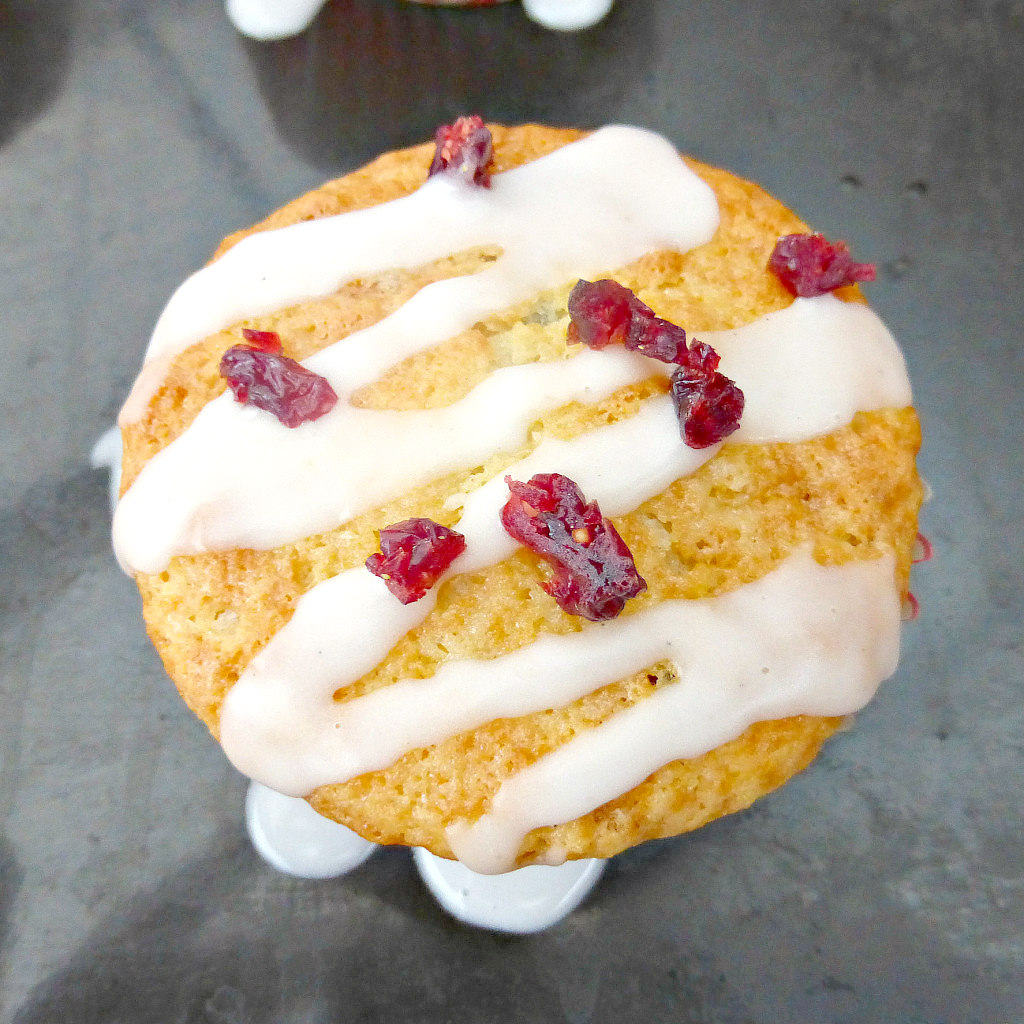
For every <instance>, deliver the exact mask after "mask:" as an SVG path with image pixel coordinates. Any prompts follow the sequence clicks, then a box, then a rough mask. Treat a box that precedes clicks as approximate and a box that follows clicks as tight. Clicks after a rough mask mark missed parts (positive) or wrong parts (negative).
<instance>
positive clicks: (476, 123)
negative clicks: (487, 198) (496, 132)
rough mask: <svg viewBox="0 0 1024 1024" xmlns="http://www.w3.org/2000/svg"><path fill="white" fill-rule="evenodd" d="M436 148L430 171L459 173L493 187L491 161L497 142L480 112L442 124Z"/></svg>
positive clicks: (438, 130)
mask: <svg viewBox="0 0 1024 1024" xmlns="http://www.w3.org/2000/svg"><path fill="white" fill-rule="evenodd" d="M434 143H435V145H436V147H437V148H436V150H435V152H434V159H433V161H432V162H431V164H430V170H429V171H427V177H428V178H429V177H432V176H433V175H435V174H441V173H442V172H443V173H448V174H456V175H458V176H459V177H460V178H464V179H465V180H466V181H467V182H470V183H471V184H473V185H482V186H483V187H484V188H490V187H491V161H492V158H493V156H494V145H493V142H492V140H491V133H490V130H489V129H488V128H486V127H484V120H483V118H482V117H479V116H477V115H476V114H473V115H471V116H470V117H460V118H457V119H456V121H455V123H454V124H442V125H440V126H439V127H438V128H437V130H436V131H435V132H434Z"/></svg>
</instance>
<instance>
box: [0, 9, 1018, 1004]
mask: <svg viewBox="0 0 1024 1024" xmlns="http://www.w3.org/2000/svg"><path fill="white" fill-rule="evenodd" d="M1022 44H1024V7H1022V5H1021V3H1018V2H996V0H949V2H944V3H940V2H938V0H935V2H926V0H899V2H896V0H877V2H873V3H862V2H857V0H841V2H822V3H811V2H808V0H749V2H741V0H717V2H715V3H697V2H686V0H619V3H618V5H617V7H616V8H615V10H614V12H613V15H612V16H611V17H610V18H609V19H608V21H607V22H606V23H605V24H604V25H602V26H601V27H600V28H598V29H595V30H593V31H591V32H588V33H584V34H581V35H576V36H559V35H554V34H551V33H545V32H544V31H543V30H541V29H538V28H536V27H535V26H532V25H530V24H528V23H527V22H526V20H525V18H524V16H523V14H522V11H521V10H520V9H519V7H518V5H515V4H510V5H505V6H503V7H501V8H497V9H492V10H482V11H472V12H445V11H429V10H421V9H418V8H413V7H407V6H405V5H402V4H400V3H398V2H397V0H332V2H331V3H330V4H329V5H328V6H327V7H326V8H325V10H324V12H323V14H322V15H321V17H320V19H319V20H318V21H317V23H316V24H315V26H314V27H313V29H312V30H311V31H310V32H308V33H307V34H306V35H305V36H303V37H301V38H299V39H296V40H292V41H290V42H286V43H280V44H255V43H247V42H245V41H243V40H241V39H239V38H238V37H236V36H235V35H234V34H233V32H232V30H231V29H230V27H229V26H228V24H227V23H226V21H225V19H224V17H223V14H222V12H221V9H220V5H219V4H218V3H217V2H216V0H163V2H161V3H159V4H152V3H148V2H145V0H79V2H77V3H61V2H55V0H35V2H32V0H9V2H0V242H2V244H0V324H2V330H0V367H2V371H0V373H2V380H3V387H2V389H0V425H2V429H3V439H4V443H3V444H2V445H0V482H2V490H0V566H2V568H0V629H2V634H0V644H2V647H0V764H2V776H0V1019H2V1020H3V1021H16V1022H18V1024H51V1022H55V1021H72V1022H82V1024H92V1022H114V1021H117V1022H125V1024H135V1022H160V1024H164V1022H168V1024H169V1022H208V1024H263V1022H267V1024H269V1022H280V1024H292V1022H296V1024H298V1022H303V1024H305V1022H321V1021H323V1022H326V1021H344V1022H350V1021H351V1022H355V1021H367V1022H369V1021H396V1020H401V1021H423V1022H428V1021H429V1022H441V1021H473V1022H476V1024H482V1022H491V1021H517V1022H518V1021H537V1022H541V1021H545V1022H548V1021H563V1020H564V1021H567V1022H573V1024H582V1022H591V1021H592V1022H602V1024H603V1022H621V1021H634V1020H635V1021H644V1022H648V1024H655V1022H660V1021H665V1022H669V1021H671V1022H681V1021H683V1022H685V1021H690V1022H702V1024H705V1022H706V1024H712V1022H714V1024H739V1022H836V1024H840V1022H842V1024H853V1022H890V1021H891V1022H900V1024H960V1022H971V1024H974V1022H986V1024H988V1022H992V1024H996V1022H1008V1024H1013V1022H1020V1021H1022V1020H1024V985H1022V982H1024V968H1022V961H1024V936H1022V925H1024V852H1022V842H1021V806H1022V795H1021V794H1022V792H1024V764H1022V750H1024V741H1022V715H1021V692H1022V679H1024V658H1022V648H1021V640H1022V619H1024V598H1022V588H1021V573H1022V568H1024V558H1022V548H1024V539H1022V538H1024V530H1022V525H1024V524H1022V514H1021V490H1022V483H1024V466H1022V454H1021V453H1022V444H1021V441H1022V433H1024V432H1022V428H1021V422H1022V418H1024V400H1022V385H1024V366H1022V356H1021V351H1022V347H1021V341H1020V324H1021V321H1022V312H1024V310H1022V294H1024V289H1022V287H1021V285H1022V281H1021V273H1020V264H1021V258H1022V250H1024V245H1022V242H1024V239H1022V234H1024V232H1022V226H1024V218H1022V206H1024V194H1022V193H1024V186H1022V180H1024V179H1022V174H1021V169H1020V159H1021V154H1022V152H1024V116H1022V114H1021V110H1022V107H1024V104H1022V100H1024V73H1022V70H1021V68H1022V65H1021V56H1022V51H1024V47H1022ZM467 110H478V111H480V112H482V113H484V114H486V115H487V116H489V117H491V118H494V119H499V120H500V119H504V120H507V121H521V120H527V119H535V120H543V121H554V122H560V123H569V124H581V125H591V124H598V123H602V122H607V121H629V122H635V123H640V124H644V125H647V126H650V127H652V128H655V129H657V130H660V131H662V132H664V133H665V134H667V135H668V136H669V137H670V138H671V139H673V140H674V141H675V142H676V143H677V144H678V145H679V146H680V147H681V148H682V149H684V150H686V151H689V152H691V153H693V154H695V155H697V156H699V157H701V158H703V159H705V160H707V161H709V162H712V163H718V164H722V165H725V166H729V167H731V168H732V169H734V170H737V171H739V172H741V173H743V174H746V175H748V176H750V177H753V178H754V179H755V180H758V181H760V182H761V183H763V184H764V185H765V186H766V187H768V188H769V189H770V190H771V191H773V192H775V193H776V194H777V195H779V196H780V197H781V198H783V199H784V200H786V201H787V202H789V203H790V204H791V205H793V206H794V207H795V208H797V209H798V210H799V211H801V212H802V213H803V214H804V216H805V217H806V218H807V219H808V220H809V221H810V222H811V223H812V224H814V225H815V226H816V227H818V228H820V229H821V230H824V231H825V232H827V233H832V234H835V235H837V236H839V237H844V238H846V239H848V240H849V241H850V243H851V245H852V248H853V250H854V252H855V253H856V254H858V256H860V257H861V258H868V259H874V260H876V261H877V262H878V263H879V264H880V266H881V268H882V272H881V274H880V279H879V281H878V282H877V283H876V284H874V285H872V286H870V288H869V292H870V296H871V299H872V301H873V303H874V305H875V306H876V308H877V309H878V310H879V311H880V312H881V313H882V315H883V316H884V317H885V319H886V320H887V322H888V323H889V324H890V325H891V327H892V328H893V330H894V331H895V332H896V333H897V335H898V336H899V337H900V339H901V340H902V342H903V344H904V347H905V350H906V353H907V358H908V362H909V365H910V369H911V373H912V377H913V380H914V383H915V387H916V396H917V402H918V405H919V407H920V410H921V413H922V417H923V420H924V425H925V430H926V443H925V448H924V451H923V453H922V459H921V462H922V466H923V471H924V473H925V475H926V476H927V477H928V479H929V480H930V482H931V484H932V486H933V488H934V491H935V498H934V501H933V502H932V503H931V504H930V505H929V506H928V507H927V508H926V510H925V512H924V516H923V529H924V530H925V532H926V533H927V534H928V535H929V536H930V537H931V538H932V540H933V541H934V543H935V546H936V551H937V557H936V559H935V561H933V562H932V563H930V564H928V565H925V566H920V567H918V568H917V569H916V570H915V579H914V589H915V592H916V593H917V595H918V597H919V598H920V600H921V605H922V616H921V619H920V620H919V621H918V622H917V623H915V624H913V625H910V626H909V627H908V628H907V630H906V632H905V644H904V648H905V649H904V658H903V662H902V666H901V668H900V670H899V672H898V674H897V675H896V677H895V678H894V679H893V680H891V681H890V682H889V683H888V684H887V685H886V686H885V687H884V689H883V691H882V692H881V694H880V696H879V698H878V699H877V700H876V701H875V703H874V704H872V705H871V706H870V708H869V709H868V710H866V711H865V712H864V713H863V714H862V715H861V716H860V717H859V720H858V722H857V724H856V727H855V728H854V729H853V730H852V731H849V732H847V733H844V734H843V735H841V736H839V737H838V738H837V739H836V740H835V741H834V742H832V743H831V744H830V745H829V746H828V748H827V749H826V751H825V753H824V754H823V756H822V757H821V758H820V760H819V761H818V762H817V763H816V764H815V765H814V766H813V767H812V768H811V770H809V771H808V772H806V773H805V774H804V775H802V776H801V777H800V778H798V779H797V780H795V781H794V782H793V783H792V784H790V785H789V786H787V787H786V788H784V789H783V790H781V791H780V792H778V793H776V794H774V795H772V796H771V797H769V798H767V799H765V800H764V801H762V802H760V803H759V804H757V805H755V807H753V808H752V809H751V810H749V811H748V812H746V813H743V814H740V815H737V816H735V817H733V818H731V819H728V820H724V821H720V822H718V823H716V824H714V825H713V826H711V827H709V828H707V829H705V830H703V831H701V832H699V833H697V834H695V835H693V836H690V837H684V838H680V839H675V840H671V841H663V842H658V843H653V844H649V845H648V846H646V847H643V848H641V849H638V850H635V851H632V852H630V853H628V854H625V855H623V856H621V857H619V858H617V859H616V860H614V861H613V862H612V864H611V866H610V869H609V871H608V873H607V874H606V876H605V879H604V881H603V882H602V884H601V886H600V888H599V890H598V891H597V892H596V894H595V895H594V896H593V898H592V899H591V900H590V901H589V902H588V903H587V905H586V906H585V907H584V908H583V909H582V910H580V911H579V912H577V913H576V914H575V915H573V916H572V917H571V918H570V919H569V920H567V921H565V922H564V923H563V924H561V925H559V926H557V927H556V928H554V929H552V930H551V931H549V932H547V933H544V934H542V935H539V936H535V937H531V938H523V939H512V938H503V937H499V936H496V935H492V934H489V933H484V932H478V931H473V930H471V929H467V928H463V927H461V926H459V925H456V924H455V923H453V922H452V921H451V920H450V919H449V918H447V917H446V916H445V915H444V914H443V913H442V912H441V911H440V910H439V909H438V908H437V907H436V906H435V905H434V904H433V902H432V901H431V900H430V898H429V897H428V896H427V894H426V892H425V891H424V889H423V888H422V886H421V885H420V883H419V880H418V879H417V877H416V875H415V873H414V871H413V868H412V865H411V861H410V858H409V856H408V855H407V854H406V853H405V852H404V851H398V850H395V851H387V852H385V853H382V854H380V855H378V856H377V857H375V858H374V859H372V860H371V861H369V862H368V863H367V864H366V865H364V866H363V867H362V868H360V869H359V870H358V871H356V872H355V873H354V874H352V875H351V876H349V877H348V878H345V879H342V880H339V881H334V882H302V881H297V880H294V879H289V878H286V877H283V876H280V875H277V874H275V873H274V872H273V871H271V870H270V869H269V868H267V867H265V866H264V865H263V864H262V863H261V862H260V861H259V859H258V858H257V857H256V855H255V854H254V853H253V852H252V850H251V849H250V848H249V846H248V844H247V841H246V839H245V836H244V831H243V826H242V818H241V814H242V799H243V794H244V781H243V780H242V779H240V778H239V777H238V776H237V775H236V774H235V773H234V772H233V770H232V769H230V768H229V767H228V766H227V765H226V763H225V761H224V759H223V757H222V756H221V755H220V753H219V751H218V750H217V749H216V748H215V746H214V744H213V743H212V741H211V740H210V739H209V737H208V736H207V735H206V734H205V732H204V730H203V729H202V728H201V726H200V725H199V724H198V723H197V722H195V721H194V720H193V719H192V718H191V717H190V715H189V714H188V713H187V711H186V710H185V708H184V707H183V706H182V705H181V704H180V702H179V701H178V699H177V696H176V695H175V694H174V693H173V689H172V687H171V685H170V683H169V682H168V681H167V679H166V677H165V676H164V674H163V671H162V668H161V666H160V664H159V662H158V660H157V658H156V656H155V655H154V653H153V652H152V650H151V649H150V647H149V645H148V642H147V640H146V638H145V634H144V632H143V628H142V624H141V620H140V617H139V612H138V604H137V599H136V597H135V594H134V591H133V588H132V586H131V585H130V583H129V582H128V581H127V580H126V579H124V578H123V577H122V576H121V575H120V574H119V573H118V570H117V568H116V566H115V564H114V562H113V559H112V557H111V555H110V552H109V548H108V533H107V531H108V523H107V508H106V497H105V482H104V480H103V479H102V476H101V475H100V474H98V473H95V472H93V471H91V470H90V469H89V468H88V465H87V455H88V451H89V448H90V446H91V444H92V442H93V440H94V439H95V438H96V437H98V436H99V434H100V433H101V432H102V431H103V430H104V429H105V428H106V427H107V426H108V425H109V423H110V422H111V420H112V418H113V416H114V415H115V412H116V410H117V408H118V406H119V404H120V402H121V400H122V398H123V397H124V395H125V393H126V390H127V388H128V385H129V383H130V381H131V379H132V377H133V375H134V373H135V372H136V370H137V368H138V365H139V360H140V356H141V351H142V348H143V345H144V342H145V339H146V337H147V336H148V332H149V329H150V326H151V324H152V322H153V321H154V319H155V317H156V315H157V313H158V311H159V310H160V308H161V306H162V304H163V303H164V301H165V300H166V298H167V297H168V295H169V294H170V292H171V291H172V289H173V288H174V287H175V285H176V284H177V283H178V282H179V280H180V279H181V278H182V277H183V276H185V274H186V273H188V272H189V271H190V270H192V269H193V268H194V267H196V266H197V265H198V264H199V263H200V262H202V261H203V260H204V259H205V258H206V256H207V255H208V253H209V252H210V250H211V249H212V248H213V246H214V245H215V244H216V242H217V241H218V240H219V239H220V237H221V236H222V235H223V234H225V233H226V232H228V231H230V230H232V229H234V228H237V227H239V226H242V225H245V224H247V223H249V222H251V221H253V220H255V219H257V218H258V217H260V216H262V215H263V214H264V213H266V212H268V211H269V210H270V209H272V208H273V207H274V206H276V205H278V204H279V203H281V202H282V201H284V200H286V199H288V198H290V197H292V196H293V195H295V194H297V193H298V192H300V191H301V190H303V189H305V188H307V187H310V186H312V185H314V184H316V183H318V182H319V181H320V180H321V179H322V178H323V177H325V176H327V175H328V174H331V173H335V172H340V171H344V170H346V169H349V168H351V167H353V166H355V165H357V164H358V163H359V162H361V161H363V160H364V159H366V158H367V157H369V156H371V155H372V154H373V153H375V152H377V151H378V150H380V149H383V148H386V147H389V146H392V145H394V144H398V143H403V142H408V141H414V140H420V139H422V138H425V137H427V136H428V135H429V133H430V131H431V130H432V128H433V126H434V125H435V124H436V123H438V122H440V121H446V120H450V119H451V117H452V116H453V115H456V114H458V113H462V112H465V111H467Z"/></svg>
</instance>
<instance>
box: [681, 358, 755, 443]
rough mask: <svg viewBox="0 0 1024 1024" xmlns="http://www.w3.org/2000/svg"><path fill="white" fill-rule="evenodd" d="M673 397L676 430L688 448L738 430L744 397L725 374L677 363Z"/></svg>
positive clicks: (726, 435)
mask: <svg viewBox="0 0 1024 1024" xmlns="http://www.w3.org/2000/svg"><path fill="white" fill-rule="evenodd" d="M717 361H718V359H717V356H716V358H715V362H716V363H717ZM672 400H673V402H675V406H676V416H678V418H679V433H680V435H681V436H682V438H683V440H684V441H685V442H686V443H687V445H689V447H691V448H708V447H710V446H711V445H713V444H718V442H719V441H722V440H724V439H725V438H727V437H728V436H729V435H730V434H731V433H732V432H733V431H734V430H737V429H738V428H739V425H740V416H741V415H742V414H743V405H744V401H745V400H744V397H743V392H742V391H740V389H739V388H738V387H737V386H736V384H735V383H734V382H733V381H731V380H730V379H729V378H728V377H726V376H725V374H723V373H718V371H717V370H716V371H714V372H712V373H708V372H706V371H705V370H702V369H699V368H698V369H695V368H693V367H689V366H680V367H679V368H678V369H677V370H675V372H674V373H673V374H672Z"/></svg>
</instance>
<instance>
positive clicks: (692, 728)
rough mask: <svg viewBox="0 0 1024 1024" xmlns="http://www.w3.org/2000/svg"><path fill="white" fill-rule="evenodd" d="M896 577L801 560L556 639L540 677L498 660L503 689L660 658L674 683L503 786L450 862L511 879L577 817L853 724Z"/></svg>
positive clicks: (891, 625) (879, 662) (868, 568)
mask: <svg viewBox="0 0 1024 1024" xmlns="http://www.w3.org/2000/svg"><path fill="white" fill-rule="evenodd" d="M893 572H894V562H893V559H892V558H891V557H888V556H887V557H885V558H882V559H878V560H876V561H872V562H854V563H850V564H847V565H844V566H842V567H839V568H823V567H822V566H819V565H818V564H817V563H816V562H815V561H814V560H813V558H812V557H811V556H810V554H809V553H808V552H807V551H803V552H800V553H797V554H795V555H793V556H791V557H790V558H789V559H788V560H787V561H786V562H785V563H783V565H782V566H781V567H780V568H778V569H776V570H775V571H774V572H772V573H769V574H768V575H767V576H765V577H764V578H763V579H761V580H758V581H757V582H755V583H752V584H749V585H747V586H744V587H740V588H739V589H738V590H735V591H732V592H731V593H728V594H724V595H722V596H720V597H716V598H710V599H707V600H702V601H671V602H665V603H663V604H660V605H658V606H656V607H654V608H652V609H650V610H647V611H644V612H640V613H638V614H636V615H632V616H629V617H624V618H620V619H617V620H615V621H614V622H610V623H606V624H604V625H602V626H599V627H597V628H589V627H588V628H587V629H586V630H584V632H583V633H581V634H575V635H573V636H569V637H559V638H557V639H555V640H554V642H553V643H548V644H547V645H546V646H547V650H546V652H545V653H546V658H545V661H544V664H543V665H542V666H541V665H536V664H534V663H533V656H532V652H533V650H534V648H536V647H538V646H539V644H534V645H532V647H527V648H525V649H524V650H522V651H517V652H515V654H513V655H510V656H508V657H507V658H503V659H499V660H500V661H502V662H505V665H504V670H505V671H506V672H507V673H508V675H509V677H510V678H513V679H515V678H518V679H522V678H523V676H521V675H519V674H518V673H517V672H516V667H515V665H514V662H515V661H517V660H518V661H520V662H526V661H529V663H530V664H529V669H528V671H530V672H538V671H539V672H541V673H543V674H544V676H545V677H546V682H547V685H548V686H557V685H558V680H559V679H561V678H562V677H564V676H567V675H573V674H576V673H581V674H584V675H586V676H587V678H589V679H595V678H596V679H602V678H609V677H608V676H606V674H605V673H606V671H608V670H609V663H614V667H613V668H610V671H611V673H612V676H611V677H613V678H618V677H621V676H623V675H625V674H627V673H628V672H629V671H636V670H638V669H640V668H642V667H644V666H645V665H650V664H653V663H654V662H656V661H659V660H661V659H663V658H668V659H670V660H671V661H672V662H673V663H674V664H675V666H676V669H677V671H678V672H679V675H680V678H679V680H678V681H677V682H674V683H672V684H669V685H662V686H660V687H659V688H658V690H657V691H656V692H655V693H654V694H652V696H650V697H649V698H647V699H646V700H644V701H641V702H640V703H639V704H636V705H633V706H632V707H630V708H628V709H626V710H624V711H621V712H619V713H618V714H616V715H615V716H613V717H612V718H611V719H609V720H608V721H607V722H605V723H604V724H603V725H600V726H597V727H596V728H594V729H591V730H588V731H586V732H584V733H581V734H580V735H578V736H577V737H575V738H574V739H573V740H570V741H569V742H568V743H566V744H564V745H563V746H561V747H559V748H557V749H556V750H555V751H553V752H552V753H550V754H548V755H547V756H545V757H542V758H540V759H539V760H538V761H536V762H534V763H533V764H532V765H531V766H530V767H529V768H526V769H524V770H523V771H521V772H519V773H518V774H517V775H515V776H513V777H512V778H511V779H509V780H508V781H507V782H506V783H505V784H504V785H503V786H502V787H501V789H500V790H499V791H498V793H497V795H496V796H495V797H494V799H493V800H492V801H491V806H490V809H489V810H488V812H487V813H486V814H484V815H483V816H482V817H481V818H479V819H478V820H477V821H475V822H472V823H469V822H459V823H456V824H454V825H452V826H451V827H450V828H449V829H448V839H449V842H450V843H451V846H452V849H453V850H454V852H455V854H456V856H457V857H458V858H459V860H460V861H461V862H462V863H464V864H466V865H467V866H469V867H470V868H472V869H473V870H474V871H479V872H483V873H492V872H500V871H508V870H510V869H511V868H512V867H513V866H514V861H515V855H516V852H517V850H518V849H519V845H520V843H521V841H522V839H523V837H524V836H525V835H526V834H527V833H528V832H529V831H531V830H532V829H534V828H538V827H540V826H544V825H555V824H560V823H562V822H566V821H571V820H572V819H573V818H576V817H578V816H580V815H582V814H586V813H588V812H589V811H592V810H594V808H596V807H599V806H601V805H602V804H604V803H606V802H607V801H609V800H612V799H614V798H615V797H616V796H618V795H619V794H620V793H624V792H626V791H627V790H629V789H631V788H632V787H633V786H636V785H638V784H639V783H641V782H642V781H643V780H644V779H645V778H647V776H648V775H650V774H651V773H652V772H654V771H656V770H657V769H658V768H660V767H661V766H662V765H665V764H668V763H669V762H671V761H673V760H676V759H677V758H691V757H697V756H699V755H701V754H704V753H706V752H707V751H710V750H713V749H714V748H715V747H717V746H720V745H721V744H722V743H725V742H727V741H728V740H730V739H733V738H734V737H736V736H738V735H740V734H741V733H742V732H743V731H744V729H746V728H747V727H748V726H750V725H752V724H754V723H755V722H760V721H768V720H771V719H779V718H787V717H790V716H793V715H799V714H810V715H825V716H833V715H836V716H838V715H846V714H850V713H852V712H854V711H857V710H859V709H860V708H861V707H863V706H864V705H865V704H866V703H867V702H868V701H869V700H870V699H871V697H872V696H873V695H874V693H875V691H876V690H877V688H878V686H879V684H880V683H881V682H882V680H884V679H886V678H888V676H890V675H891V674H892V672H893V671H895V668H896V661H897V658H898V655H899V627H900V602H899V596H898V594H897V593H896V588H895V586H894V584H893ZM523 669H524V670H527V667H526V665H525V664H523ZM615 673H617V675H615Z"/></svg>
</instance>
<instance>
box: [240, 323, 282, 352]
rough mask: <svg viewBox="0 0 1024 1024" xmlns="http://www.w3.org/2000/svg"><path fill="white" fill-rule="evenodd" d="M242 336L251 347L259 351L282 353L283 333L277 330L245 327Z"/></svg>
mask: <svg viewBox="0 0 1024 1024" xmlns="http://www.w3.org/2000/svg"><path fill="white" fill-rule="evenodd" d="M242 337H243V338H245V343H246V344H247V345H248V346H249V348H254V349H256V351H257V352H273V353H274V354H275V355H280V354H281V335H280V334H278V333H277V331H254V330H253V329H252V328H251V327H243V328H242Z"/></svg>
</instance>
